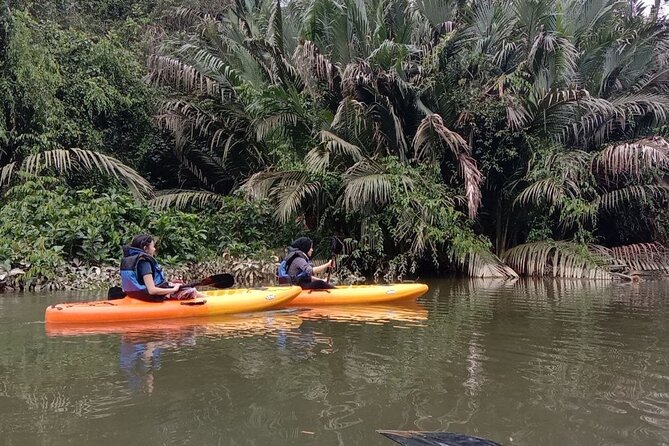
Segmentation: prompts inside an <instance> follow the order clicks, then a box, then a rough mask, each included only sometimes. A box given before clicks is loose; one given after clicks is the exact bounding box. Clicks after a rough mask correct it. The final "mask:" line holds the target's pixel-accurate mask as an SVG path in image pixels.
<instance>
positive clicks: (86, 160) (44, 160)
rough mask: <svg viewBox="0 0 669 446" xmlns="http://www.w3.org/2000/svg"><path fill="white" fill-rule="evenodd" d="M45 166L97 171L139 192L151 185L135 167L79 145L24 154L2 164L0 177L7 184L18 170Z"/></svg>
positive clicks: (146, 191) (30, 170)
mask: <svg viewBox="0 0 669 446" xmlns="http://www.w3.org/2000/svg"><path fill="white" fill-rule="evenodd" d="M44 169H54V170H56V171H58V172H60V173H68V172H71V171H84V172H86V171H88V172H90V171H98V172H100V173H101V174H103V175H106V176H111V177H114V178H117V179H119V180H121V181H123V182H125V183H126V184H127V185H128V186H129V187H130V188H131V189H132V190H133V191H134V192H136V193H138V194H139V195H141V196H146V195H150V194H152V192H153V187H152V186H151V185H150V184H149V182H148V181H146V180H145V179H144V178H143V177H142V176H141V175H140V174H139V173H138V172H137V171H136V170H134V169H133V168H131V167H129V166H127V165H125V164H123V163H122V162H121V161H119V160H117V159H116V158H113V157H111V156H109V155H104V154H102V153H99V152H95V151H93V150H84V149H79V148H72V149H55V150H47V151H44V152H40V153H36V154H33V155H30V156H28V157H26V158H25V159H24V160H23V161H22V162H21V164H20V165H19V167H18V168H17V167H16V165H15V164H14V163H12V164H9V165H7V166H4V167H3V169H2V173H1V174H0V177H1V178H2V180H3V181H5V183H3V184H6V182H7V181H9V180H10V179H11V177H12V175H13V174H14V173H16V172H18V171H24V172H28V173H31V174H35V175H36V174H39V173H40V172H42V171H43V170H44Z"/></svg>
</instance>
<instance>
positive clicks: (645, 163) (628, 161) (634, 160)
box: [592, 136, 669, 180]
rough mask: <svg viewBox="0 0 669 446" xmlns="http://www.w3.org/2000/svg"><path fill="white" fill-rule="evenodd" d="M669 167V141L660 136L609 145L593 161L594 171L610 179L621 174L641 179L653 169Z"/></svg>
mask: <svg viewBox="0 0 669 446" xmlns="http://www.w3.org/2000/svg"><path fill="white" fill-rule="evenodd" d="M668 167H669V143H668V142H667V141H666V140H665V139H664V138H662V137H660V136H654V137H651V138H643V139H640V140H637V141H634V142H629V143H624V144H616V145H609V146H608V147H606V148H605V149H604V150H602V151H601V152H600V153H599V154H598V155H597V156H596V157H595V158H594V159H593V161H592V168H593V171H595V172H598V173H601V174H603V175H604V176H605V178H606V179H610V180H615V179H616V178H617V177H618V176H619V175H627V176H630V177H632V178H635V179H639V178H640V177H641V176H642V175H644V174H646V173H648V172H649V171H651V170H652V169H657V168H660V169H667V168H668Z"/></svg>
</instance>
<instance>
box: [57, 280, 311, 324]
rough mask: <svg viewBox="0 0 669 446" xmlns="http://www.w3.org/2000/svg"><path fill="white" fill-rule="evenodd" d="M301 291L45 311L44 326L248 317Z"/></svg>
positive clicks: (249, 291)
mask: <svg viewBox="0 0 669 446" xmlns="http://www.w3.org/2000/svg"><path fill="white" fill-rule="evenodd" d="M301 291H302V289H301V288H300V287H297V286H292V287H268V288H238V289H223V290H211V291H204V292H203V293H202V294H204V295H205V297H204V298H198V299H192V300H166V301H163V302H145V301H142V300H138V299H133V298H131V297H124V298H123V299H116V300H98V301H93V302H77V303H62V304H55V305H51V306H49V307H47V309H46V312H45V314H44V319H45V321H46V322H47V323H51V324H53V323H98V322H128V321H148V320H154V319H174V318H186V317H199V316H216V315H219V314H234V313H248V312H252V311H263V310H268V309H271V308H274V307H279V306H284V305H286V304H287V303H288V302H289V301H290V300H292V299H294V298H295V297H296V296H297V295H298V294H299V293H300V292H301Z"/></svg>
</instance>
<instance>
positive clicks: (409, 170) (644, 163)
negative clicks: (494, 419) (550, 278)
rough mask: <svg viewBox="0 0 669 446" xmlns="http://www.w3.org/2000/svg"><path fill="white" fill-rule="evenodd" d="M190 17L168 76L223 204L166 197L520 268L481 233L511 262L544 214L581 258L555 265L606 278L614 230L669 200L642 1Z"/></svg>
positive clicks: (185, 148)
mask: <svg viewBox="0 0 669 446" xmlns="http://www.w3.org/2000/svg"><path fill="white" fill-rule="evenodd" d="M175 17H176V18H177V19H178V20H176V21H177V22H179V27H178V28H177V30H178V32H177V30H174V29H168V30H167V38H166V39H165V40H164V42H163V44H162V45H161V46H160V47H159V49H158V51H157V53H156V54H154V55H153V56H152V58H151V61H150V66H151V68H152V76H151V79H152V80H153V82H155V83H156V84H159V85H170V86H171V87H172V88H173V89H174V92H175V94H174V95H173V96H172V97H170V98H169V99H168V100H166V101H165V103H164V105H163V108H162V113H161V114H160V116H159V122H161V124H162V125H163V126H164V127H165V128H166V129H168V130H170V131H171V132H172V133H173V134H174V136H175V139H176V143H177V144H176V153H177V156H179V157H180V159H182V160H183V161H184V164H183V165H184V168H185V169H188V170H190V171H191V173H192V174H193V175H194V176H195V177H197V178H199V179H200V184H201V185H202V187H203V188H204V189H205V190H206V192H202V193H200V192H189V193H188V195H179V194H174V193H173V192H171V193H170V195H169V198H165V199H162V200H161V204H169V203H170V202H173V200H180V201H179V202H180V203H181V204H187V203H189V200H200V199H206V198H207V197H210V196H212V195H211V192H224V193H226V192H228V191H230V190H231V189H233V188H235V187H237V186H238V185H239V184H241V183H243V184H244V186H243V189H244V190H245V191H246V192H247V193H249V194H251V195H255V196H263V197H267V198H269V199H270V200H272V201H273V202H274V204H275V207H276V216H277V218H278V220H279V221H288V220H290V219H292V218H295V216H297V215H299V214H305V215H307V220H308V221H310V222H314V223H320V225H321V227H329V228H332V227H334V225H335V224H338V225H340V227H342V228H343V227H347V228H351V227H355V228H357V230H356V231H351V230H350V229H349V230H348V231H346V232H347V233H349V234H351V235H353V234H355V233H357V237H358V238H360V239H361V240H368V241H370V243H371V240H372V238H373V237H372V236H371V234H372V233H374V234H377V236H375V237H376V238H378V237H379V234H380V238H381V239H382V240H383V241H388V240H392V241H393V242H394V243H392V244H393V245H395V247H394V249H393V251H394V253H395V254H397V253H401V252H409V253H410V254H411V255H412V256H413V258H414V259H421V258H425V257H427V258H429V257H430V256H433V257H434V258H435V260H436V259H438V258H439V256H440V255H442V254H443V253H447V254H448V255H447V256H446V257H448V258H450V259H455V260H457V261H458V262H459V263H460V264H461V265H468V268H469V272H470V273H471V274H475V275H486V274H502V275H514V274H515V273H513V272H507V270H505V269H504V267H503V265H502V263H501V262H500V260H499V258H498V257H496V256H495V254H493V253H492V252H491V251H490V248H489V244H488V242H487V241H486V237H483V238H482V237H479V236H477V235H476V231H477V230H478V231H480V233H482V234H483V235H486V236H487V237H488V238H489V239H490V240H492V241H493V244H492V249H493V250H494V252H495V253H496V254H497V255H499V256H503V255H505V252H506V251H507V250H509V249H510V248H513V247H514V246H516V245H522V244H523V243H524V242H525V241H527V240H528V233H529V230H531V229H536V227H537V221H538V220H537V218H540V219H542V221H543V223H541V224H540V225H538V226H539V227H542V225H543V226H545V227H546V230H547V231H548V232H549V234H548V235H549V236H550V237H554V238H557V239H567V240H570V239H574V240H575V242H576V243H577V245H574V246H573V247H571V248H569V247H568V246H570V245H565V244H564V243H567V242H566V241H565V242H564V243H563V244H561V245H559V246H558V245H553V247H552V248H551V249H552V251H551V249H549V250H547V248H546V247H537V248H536V250H537V251H536V253H537V255H538V257H540V258H545V257H546V256H547V255H552V254H551V253H555V252H557V251H556V249H558V248H559V251H560V252H565V253H566V252H567V251H568V250H571V251H572V252H574V253H585V254H583V255H582V256H581V257H588V256H591V257H592V256H594V257H593V259H594V260H593V261H594V262H595V263H588V262H590V260H588V259H586V260H587V262H586V263H584V265H585V267H584V268H585V269H587V268H589V266H588V265H596V264H597V262H598V260H597V259H596V258H595V257H596V254H597V252H600V251H602V250H601V249H600V248H596V247H595V248H592V249H591V251H592V252H591V253H590V254H587V252H588V251H587V244H588V243H592V242H594V241H596V239H597V238H598V237H601V234H599V232H598V231H599V227H600V225H599V224H598V222H600V221H602V220H606V219H611V218H615V213H619V212H621V211H623V204H624V203H630V202H632V203H634V202H651V201H652V200H655V199H658V198H664V197H665V196H666V192H667V191H666V188H665V187H664V185H663V183H662V182H661V181H659V179H660V178H661V177H662V175H663V173H664V172H665V171H666V167H667V166H666V158H665V149H664V144H665V143H664V141H663V140H660V139H657V138H653V130H654V129H655V128H657V127H658V126H660V125H663V124H665V123H666V121H667V118H666V117H667V107H668V106H669V100H668V99H669V96H667V93H668V91H667V75H668V74H669V72H668V71H667V67H668V65H667V63H668V60H667V56H666V54H669V53H667V51H666V49H667V44H668V42H669V40H668V36H667V29H668V28H666V26H665V25H664V22H662V21H658V20H648V19H646V18H644V17H643V16H641V15H639V14H638V13H636V12H634V11H630V9H629V8H627V7H626V2H621V1H615V0H589V1H586V2H582V1H576V0H568V1H560V2H551V1H548V0H514V1H512V0H505V1H498V0H483V1H480V2H474V3H470V2H461V1H454V2H449V1H430V0H423V1H418V2H407V1H403V0H373V1H372V0H368V1H363V2H353V1H350V0H337V1H335V0H294V1H291V2H288V3H286V4H281V3H280V2H278V1H274V0H257V1H255V2H241V1H238V2H235V3H233V6H232V7H230V8H227V9H226V10H225V11H224V12H222V13H220V14H217V15H212V14H197V13H196V12H194V11H191V10H181V11H180V12H179V13H178V14H176V15H175ZM635 169H636V170H635ZM179 197H181V198H179ZM480 209H482V210H483V212H481V213H479V210H480ZM545 209H548V210H549V212H548V213H547V212H545V211H544V210H545ZM641 218H646V214H644V215H642V216H641ZM335 222H338V223H335ZM530 240H531V239H530ZM561 243H562V242H561ZM386 244H389V243H386ZM528 246H529V245H528ZM583 246H586V250H585V251H583ZM592 246H595V245H592ZM531 249H532V248H531V246H529V247H525V248H522V249H521V248H519V249H518V250H516V252H520V251H522V250H525V251H524V252H529V251H531ZM528 250H529V251H528ZM547 253H548V254H547ZM544 254H545V255H544ZM579 255H580V254H579ZM542 256H543V257H542ZM558 257H560V256H558ZM562 257H563V258H565V259H572V260H573V259H574V257H573V256H570V255H565V256H562ZM505 258H507V259H509V261H510V262H512V263H513V264H514V265H515V266H516V268H518V269H519V270H522V271H530V269H529V268H525V267H522V265H519V264H518V262H517V259H519V258H525V259H533V260H525V261H526V262H534V261H535V258H537V256H524V257H523V256H518V255H514V253H513V252H512V253H510V254H509V255H507V256H506V257H505ZM556 258H557V257H556ZM475 259H477V260H475ZM511 259H516V260H513V261H512V260H511ZM572 260H565V262H567V261H572ZM481 262H482V263H481ZM521 263H522V262H521ZM472 265H478V266H475V267H472ZM491 265H493V266H492V267H491ZM539 270H540V268H535V269H534V270H533V271H539ZM541 270H543V269H541ZM563 270H565V269H564V268H563ZM554 271H556V270H554ZM570 274H571V273H570Z"/></svg>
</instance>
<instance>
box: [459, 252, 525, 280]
mask: <svg viewBox="0 0 669 446" xmlns="http://www.w3.org/2000/svg"><path fill="white" fill-rule="evenodd" d="M456 259H457V260H458V263H460V264H461V266H462V267H463V268H464V269H465V270H466V272H467V275H468V276H469V277H480V278H485V277H496V278H503V279H517V278H518V273H516V272H515V271H514V270H513V269H512V268H511V267H509V266H508V265H505V264H504V262H502V260H501V259H500V258H499V257H497V256H496V255H495V254H493V253H492V252H490V251H482V250H479V251H478V252H467V253H464V255H462V256H461V257H456Z"/></svg>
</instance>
